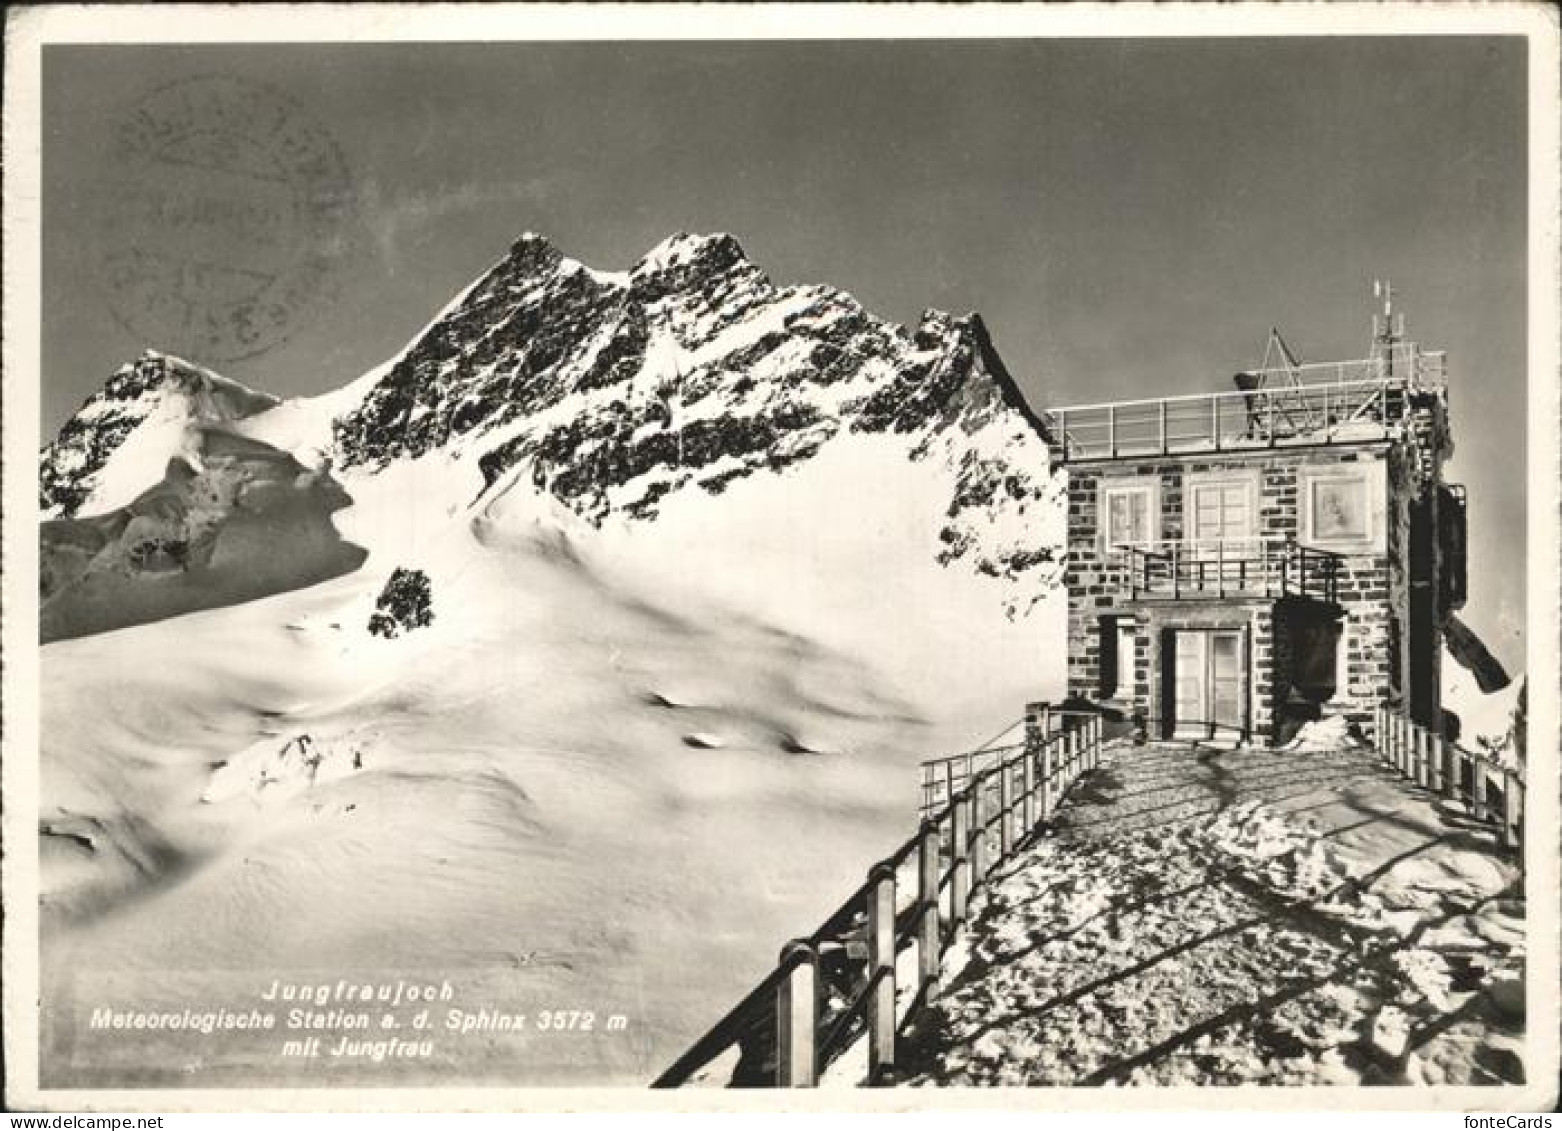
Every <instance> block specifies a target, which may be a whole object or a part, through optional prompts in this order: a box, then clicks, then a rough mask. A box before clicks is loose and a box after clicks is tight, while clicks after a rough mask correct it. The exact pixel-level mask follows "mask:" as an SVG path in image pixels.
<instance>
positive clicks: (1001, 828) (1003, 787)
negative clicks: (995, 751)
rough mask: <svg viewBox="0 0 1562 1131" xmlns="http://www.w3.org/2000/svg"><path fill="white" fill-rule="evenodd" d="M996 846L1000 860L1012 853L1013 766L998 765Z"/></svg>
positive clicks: (1002, 762)
mask: <svg viewBox="0 0 1562 1131" xmlns="http://www.w3.org/2000/svg"><path fill="white" fill-rule="evenodd" d="M998 845H999V855H998V858H999V859H1000V860H1007V859H1008V858H1009V857H1010V855H1012V854H1013V852H1014V764H1013V763H1012V762H1007V761H1000V762H999V763H998Z"/></svg>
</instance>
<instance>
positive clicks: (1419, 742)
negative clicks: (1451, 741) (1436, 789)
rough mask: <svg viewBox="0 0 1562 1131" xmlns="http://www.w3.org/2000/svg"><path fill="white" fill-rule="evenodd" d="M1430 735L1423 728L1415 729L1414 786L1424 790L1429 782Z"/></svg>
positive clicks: (1430, 774) (1430, 775) (1430, 772)
mask: <svg viewBox="0 0 1562 1131" xmlns="http://www.w3.org/2000/svg"><path fill="white" fill-rule="evenodd" d="M1431 737H1432V735H1431V734H1430V733H1429V732H1428V731H1427V729H1426V728H1425V727H1419V726H1418V727H1416V784H1417V785H1418V786H1420V787H1421V788H1422V789H1425V788H1426V787H1427V786H1428V785H1429V784H1430V782H1431V777H1432V770H1431V761H1432V747H1431V741H1430V740H1431Z"/></svg>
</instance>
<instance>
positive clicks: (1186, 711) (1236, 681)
mask: <svg viewBox="0 0 1562 1131" xmlns="http://www.w3.org/2000/svg"><path fill="white" fill-rule="evenodd" d="M1242 668H1243V663H1242V634H1241V632H1239V631H1236V630H1234V629H1214V630H1212V629H1183V630H1178V631H1177V632H1176V633H1175V640H1174V645H1173V648H1172V685H1173V694H1172V711H1173V719H1172V733H1173V734H1174V735H1176V736H1178V737H1183V738H1192V737H1206V738H1212V737H1215V736H1216V735H1217V734H1218V735H1223V736H1225V735H1235V734H1237V733H1240V732H1241V730H1242V724H1243V711H1242V691H1243V685H1244V680H1243V671H1242Z"/></svg>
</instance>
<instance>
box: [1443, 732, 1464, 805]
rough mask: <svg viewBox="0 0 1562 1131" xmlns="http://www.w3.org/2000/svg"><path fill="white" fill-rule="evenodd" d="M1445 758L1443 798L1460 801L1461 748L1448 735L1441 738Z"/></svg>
mask: <svg viewBox="0 0 1562 1131" xmlns="http://www.w3.org/2000/svg"><path fill="white" fill-rule="evenodd" d="M1438 742H1439V744H1440V746H1441V747H1442V757H1443V796H1444V797H1446V798H1447V799H1448V800H1450V801H1457V800H1459V785H1460V783H1459V748H1458V747H1457V746H1455V745H1454V744H1453V743H1452V742H1451V741H1449V738H1448V736H1447V735H1442V736H1440V737H1439V739H1438Z"/></svg>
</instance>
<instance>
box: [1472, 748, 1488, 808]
mask: <svg viewBox="0 0 1562 1131" xmlns="http://www.w3.org/2000/svg"><path fill="white" fill-rule="evenodd" d="M1470 810H1471V812H1472V814H1473V815H1474V817H1475V819H1476V820H1477V821H1488V820H1490V819H1491V813H1490V812H1489V811H1488V810H1487V808H1486V763H1485V762H1483V761H1481V760H1480V759H1479V758H1474V757H1472V758H1471V759H1470Z"/></svg>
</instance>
